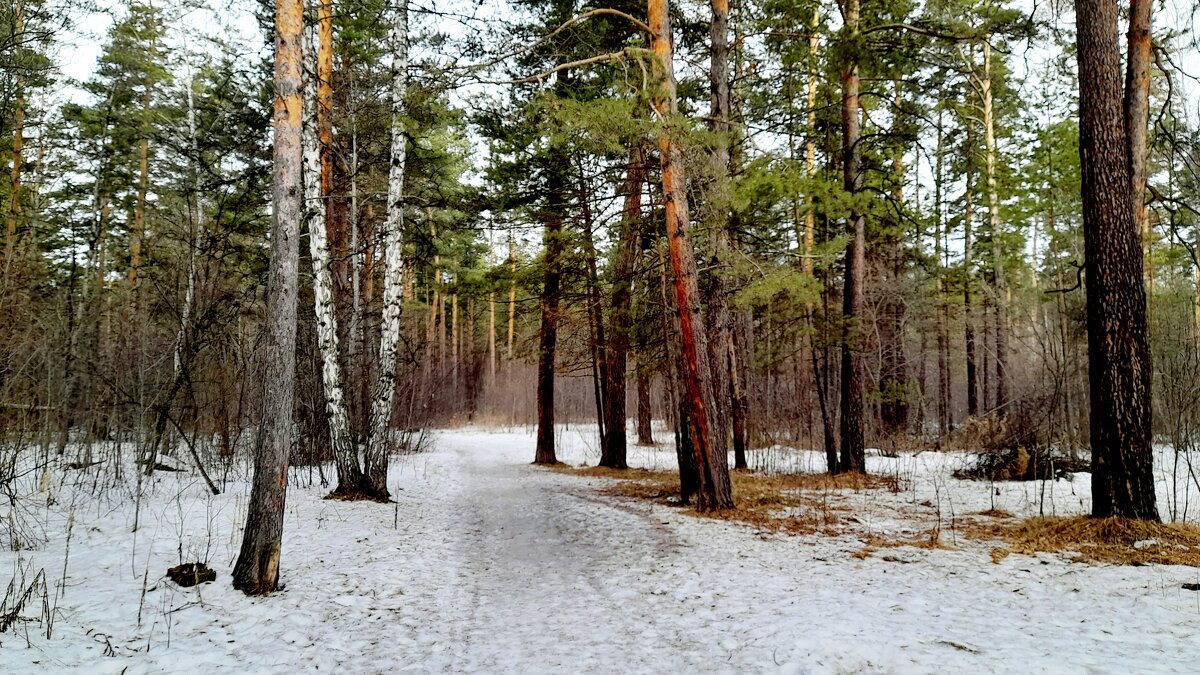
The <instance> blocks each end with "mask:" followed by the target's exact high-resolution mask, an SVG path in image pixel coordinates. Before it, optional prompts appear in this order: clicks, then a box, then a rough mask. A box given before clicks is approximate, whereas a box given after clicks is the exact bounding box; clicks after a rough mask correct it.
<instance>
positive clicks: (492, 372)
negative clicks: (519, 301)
mask: <svg viewBox="0 0 1200 675" xmlns="http://www.w3.org/2000/svg"><path fill="white" fill-rule="evenodd" d="M487 349H488V384H495V382H496V292H495V291H492V292H490V293H488V343H487Z"/></svg>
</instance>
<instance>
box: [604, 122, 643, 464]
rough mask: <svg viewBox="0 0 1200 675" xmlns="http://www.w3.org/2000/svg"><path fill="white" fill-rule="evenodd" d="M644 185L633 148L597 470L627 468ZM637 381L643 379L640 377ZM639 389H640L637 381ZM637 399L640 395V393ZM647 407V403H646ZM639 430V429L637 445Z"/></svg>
mask: <svg viewBox="0 0 1200 675" xmlns="http://www.w3.org/2000/svg"><path fill="white" fill-rule="evenodd" d="M645 181H646V159H645V156H644V154H643V152H642V149H641V147H638V146H635V147H634V148H633V149H632V150H631V151H630V153H629V165H628V167H627V169H626V177H625V185H624V187H623V189H622V190H623V192H624V194H625V203H624V208H623V209H622V211H621V229H620V233H619V234H618V238H617V253H616V260H615V263H614V265H613V292H612V318H611V328H610V330H609V331H608V333H609V334H608V358H607V359H606V361H607V365H608V378H607V380H606V382H605V389H606V394H605V397H604V399H605V401H606V403H607V405H606V407H605V408H606V409H605V415H606V420H605V425H604V426H605V427H606V431H607V436H606V438H605V440H606V441H607V442H606V443H605V444H604V448H603V450H602V451H601V453H600V466H607V467H612V468H618V469H624V468H626V466H627V464H626V451H627V440H626V437H625V419H626V417H627V414H626V410H625V371H626V366H627V364H628V360H629V359H628V357H629V341H630V328H631V326H632V320H631V318H630V314H629V308H630V304H631V302H632V298H633V272H634V266H635V264H636V262H637V256H638V252H639V248H640V247H639V244H640V238H641V227H640V225H641V218H642V188H643V184H644V183H645ZM638 377H643V376H642V375H641V374H640V370H639V375H638ZM638 385H639V386H641V381H640V380H639V382H638ZM639 396H640V393H639ZM647 403H648V402H647ZM638 404H639V410H638V419H639V423H640V420H641V409H640V405H641V400H640V398H639V401H638ZM640 434H641V429H640V425H639V442H640V441H641V438H640Z"/></svg>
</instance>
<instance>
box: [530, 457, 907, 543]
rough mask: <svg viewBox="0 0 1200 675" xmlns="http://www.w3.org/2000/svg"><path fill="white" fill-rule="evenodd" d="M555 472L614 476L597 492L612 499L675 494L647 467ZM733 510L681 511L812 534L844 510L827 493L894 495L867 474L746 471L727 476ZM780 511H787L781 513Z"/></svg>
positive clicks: (664, 475) (675, 481) (888, 479)
mask: <svg viewBox="0 0 1200 675" xmlns="http://www.w3.org/2000/svg"><path fill="white" fill-rule="evenodd" d="M551 469H552V470H554V471H559V472H561V473H569V474H573V475H577V476H592V477H601V478H616V479H620V480H619V481H618V482H616V483H614V484H612V485H609V486H606V487H605V488H603V489H602V490H601V493H602V494H606V495H609V496H614V497H626V498H631V499H643V500H651V501H658V502H661V503H667V499H668V497H672V496H675V495H678V494H679V476H678V474H676V473H675V472H672V471H649V470H646V469H623V470H622V469H606V468H603V467H582V468H576V467H570V466H566V465H560V466H555V467H551ZM730 480H731V487H732V490H733V501H734V503H735V504H736V505H737V506H736V508H733V509H724V510H721V511H712V512H707V513H700V512H697V511H695V510H693V509H687V510H686V511H685V512H686V513H688V514H689V515H694V516H698V517H703V518H715V519H719V520H732V521H737V522H741V523H746V524H748V525H751V526H753V527H755V528H757V529H760V530H764V531H768V532H787V533H789V534H811V533H815V532H833V528H832V526H834V525H836V524H838V523H839V522H840V521H841V518H840V517H839V516H838V513H837V512H840V511H846V510H849V507H847V506H844V505H840V504H836V503H831V501H830V500H829V499H828V497H829V496H830V493H834V492H838V491H846V490H854V491H857V490H878V489H886V490H889V491H892V492H898V491H899V489H900V487H899V482H898V480H897V479H896V478H895V477H894V476H874V475H867V474H854V473H851V474H839V475H836V476H831V475H829V474H774V475H768V474H763V473H755V472H748V471H737V472H730ZM785 509H786V510H787V512H784V511H785Z"/></svg>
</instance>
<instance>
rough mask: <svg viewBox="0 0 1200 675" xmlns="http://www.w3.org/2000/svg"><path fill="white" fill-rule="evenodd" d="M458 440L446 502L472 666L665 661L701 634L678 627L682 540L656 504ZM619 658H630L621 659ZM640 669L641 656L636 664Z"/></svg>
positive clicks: (461, 634)
mask: <svg viewBox="0 0 1200 675" xmlns="http://www.w3.org/2000/svg"><path fill="white" fill-rule="evenodd" d="M513 459H514V458H512V457H511V456H509V455H508V454H507V453H504V454H495V453H491V452H488V451H487V449H486V448H480V447H479V446H477V445H474V444H470V445H466V444H464V445H460V446H457V447H455V448H454V461H453V467H454V468H453V470H454V471H456V472H458V475H459V477H460V478H459V480H458V481H457V482H458V483H459V485H460V486H461V488H462V489H460V490H457V491H456V492H455V494H454V495H453V498H452V499H453V501H452V504H451V506H450V508H449V509H448V510H447V513H448V514H449V515H451V516H452V517H455V518H456V519H457V520H456V522H452V523H448V527H449V528H451V529H453V530H455V531H456V532H458V533H459V536H458V538H457V541H456V546H455V552H454V553H455V556H454V560H455V562H456V564H457V566H458V574H459V577H460V578H461V579H462V584H463V585H464V591H465V595H466V602H467V607H464V608H463V609H464V612H463V613H462V615H460V616H459V617H458V621H459V622H460V623H459V625H457V626H455V628H454V631H453V632H454V634H455V637H456V638H457V639H458V640H459V641H460V643H461V649H462V654H461V657H460V658H461V661H460V662H458V663H456V664H455V665H456V666H458V667H461V669H462V670H464V671H467V672H485V671H486V672H495V671H496V670H498V669H499V670H510V669H514V668H516V669H524V668H526V667H528V668H534V669H537V668H546V667H551V668H554V667H561V668H564V669H565V668H569V667H570V666H572V665H578V664H579V663H605V662H607V663H614V661H613V659H620V660H626V661H625V662H626V663H628V664H631V665H632V664H637V663H642V664H646V670H647V671H649V670H655V668H654V667H653V665H652V664H658V663H662V660H661V659H662V658H663V657H667V656H669V655H670V653H671V652H683V653H687V652H693V653H695V652H697V651H702V650H700V649H699V647H700V645H698V644H694V641H693V640H690V639H688V636H686V635H683V634H680V632H679V631H675V630H670V629H667V630H666V631H665V633H664V629H663V628H661V627H656V626H664V625H665V626H669V625H670V624H671V622H670V621H669V618H670V616H671V615H672V614H675V613H676V612H678V609H676V608H671V607H669V606H667V604H666V603H665V602H664V601H663V600H662V598H663V597H664V595H663V593H664V588H663V586H664V585H665V584H669V583H670V580H669V579H664V578H663V576H664V573H667V572H669V571H670V570H672V569H675V568H676V567H677V566H678V563H679V561H678V558H679V557H680V547H679V544H678V541H677V540H676V539H675V537H674V536H673V535H672V533H671V532H670V530H668V529H667V528H665V527H664V526H663V525H662V524H661V523H660V522H658V521H655V520H653V517H652V515H651V514H650V512H649V511H648V510H638V509H634V508H629V507H624V508H623V507H622V505H621V504H620V503H616V502H611V501H607V500H601V499H600V498H599V497H598V496H597V495H595V494H594V492H593V491H591V490H588V489H586V488H580V487H578V486H575V487H574V488H571V487H567V486H564V485H563V484H562V483H563V481H562V479H561V478H560V477H558V476H556V475H554V474H552V473H550V472H549V470H547V469H543V468H537V467H532V466H530V465H528V464H527V462H520V463H513ZM518 461H519V460H518ZM616 662H620V661H616ZM634 669H635V670H636V669H637V668H636V666H634Z"/></svg>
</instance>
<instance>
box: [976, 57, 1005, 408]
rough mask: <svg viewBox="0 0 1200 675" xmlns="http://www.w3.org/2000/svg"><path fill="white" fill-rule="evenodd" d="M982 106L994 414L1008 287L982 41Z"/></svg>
mask: <svg viewBox="0 0 1200 675" xmlns="http://www.w3.org/2000/svg"><path fill="white" fill-rule="evenodd" d="M979 90H980V93H981V97H982V99H983V100H982V107H983V145H984V152H985V154H986V156H985V158H984V159H985V161H984V170H985V171H986V176H985V178H986V181H987V193H988V226H989V229H990V230H991V235H992V279H993V281H994V286H995V287H994V292H995V298H994V300H993V305H994V307H995V312H996V316H995V331H996V333H995V338H996V357H995V358H996V414H997V415H998V416H1000V417H1004V416H1005V415H1006V414H1007V412H1008V332H1009V328H1008V302H1007V299H1008V286H1007V283H1006V281H1005V278H1004V246H1003V243H1004V231H1003V226H1002V223H1001V222H1000V197H999V195H998V194H997V190H996V152H997V151H996V119H995V106H994V105H993V102H992V46H991V43H990V42H989V41H987V40H984V42H983V77H982V78H980V80H979Z"/></svg>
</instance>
